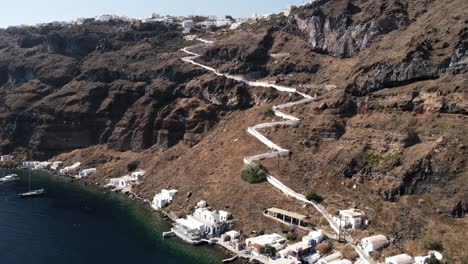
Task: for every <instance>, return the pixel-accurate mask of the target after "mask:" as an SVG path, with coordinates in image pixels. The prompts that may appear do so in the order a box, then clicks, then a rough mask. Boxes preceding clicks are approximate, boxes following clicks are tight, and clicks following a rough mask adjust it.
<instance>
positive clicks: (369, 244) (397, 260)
mask: <svg viewBox="0 0 468 264" xmlns="http://www.w3.org/2000/svg"><path fill="white" fill-rule="evenodd" d="M389 244H390V241H389V240H388V239H387V237H386V236H384V235H374V236H370V237H365V238H363V239H361V243H360V245H359V246H360V247H361V248H362V249H363V250H364V252H365V253H366V254H367V255H369V254H370V253H371V252H375V251H380V250H382V249H383V248H385V247H387V246H388V245H389ZM432 255H434V257H435V258H437V259H438V260H439V261H441V260H442V257H443V256H442V254H441V253H440V252H437V251H435V250H430V251H429V252H428V254H427V256H417V257H415V258H413V257H411V256H410V255H408V254H398V255H395V256H390V257H386V258H385V264H413V263H416V264H424V263H425V261H426V260H427V259H429V258H430V257H431V256H432Z"/></svg>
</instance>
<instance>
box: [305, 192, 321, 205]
mask: <svg viewBox="0 0 468 264" xmlns="http://www.w3.org/2000/svg"><path fill="white" fill-rule="evenodd" d="M305 197H306V198H307V200H309V201H314V202H317V203H320V202H322V201H323V198H322V196H320V195H318V194H317V193H316V192H315V191H314V190H308V191H307V192H306V194H305Z"/></svg>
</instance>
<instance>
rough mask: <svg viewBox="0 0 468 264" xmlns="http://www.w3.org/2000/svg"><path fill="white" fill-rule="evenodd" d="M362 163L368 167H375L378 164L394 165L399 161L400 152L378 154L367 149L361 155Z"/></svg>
mask: <svg viewBox="0 0 468 264" xmlns="http://www.w3.org/2000/svg"><path fill="white" fill-rule="evenodd" d="M362 159H363V162H364V165H365V166H366V167H368V168H375V167H379V166H389V165H395V164H398V163H399V162H400V154H398V153H394V154H389V155H386V156H382V155H378V154H375V153H372V152H370V151H367V152H366V153H364V156H363V157H362Z"/></svg>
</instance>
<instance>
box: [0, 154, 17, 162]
mask: <svg viewBox="0 0 468 264" xmlns="http://www.w3.org/2000/svg"><path fill="white" fill-rule="evenodd" d="M13 158H14V157H13V156H12V155H2V156H1V157H0V161H3V162H6V161H12V160H13Z"/></svg>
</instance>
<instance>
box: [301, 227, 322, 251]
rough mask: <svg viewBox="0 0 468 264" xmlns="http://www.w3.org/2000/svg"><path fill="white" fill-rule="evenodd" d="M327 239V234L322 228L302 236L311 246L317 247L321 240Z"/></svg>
mask: <svg viewBox="0 0 468 264" xmlns="http://www.w3.org/2000/svg"><path fill="white" fill-rule="evenodd" d="M324 239H325V235H324V234H323V231H322V230H321V229H319V230H316V231H315V230H314V231H310V232H309V234H308V235H307V236H304V237H302V242H304V243H306V244H307V245H309V246H313V247H315V246H316V245H318V244H319V243H320V242H322V241H323V240H324Z"/></svg>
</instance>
